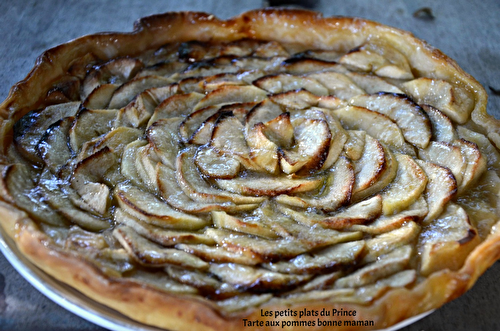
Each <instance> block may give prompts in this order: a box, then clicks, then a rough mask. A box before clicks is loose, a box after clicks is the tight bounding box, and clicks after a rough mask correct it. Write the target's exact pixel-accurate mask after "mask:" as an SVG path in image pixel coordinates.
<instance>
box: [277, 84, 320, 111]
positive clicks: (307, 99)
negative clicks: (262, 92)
mask: <svg viewBox="0 0 500 331" xmlns="http://www.w3.org/2000/svg"><path fill="white" fill-rule="evenodd" d="M269 99H270V100H271V101H272V102H274V103H276V104H278V105H280V106H281V107H284V108H285V109H289V108H292V109H306V108H309V107H314V106H317V105H318V102H319V99H320V98H319V97H318V96H316V95H314V94H312V93H311V92H309V91H307V90H303V89H302V90H298V91H297V90H295V91H287V92H282V93H278V94H273V95H270V96H269Z"/></svg>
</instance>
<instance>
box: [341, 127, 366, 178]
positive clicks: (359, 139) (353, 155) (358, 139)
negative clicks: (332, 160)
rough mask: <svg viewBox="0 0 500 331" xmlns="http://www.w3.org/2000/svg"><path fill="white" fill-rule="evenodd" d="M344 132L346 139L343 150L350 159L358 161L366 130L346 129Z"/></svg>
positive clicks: (362, 149)
mask: <svg viewBox="0 0 500 331" xmlns="http://www.w3.org/2000/svg"><path fill="white" fill-rule="evenodd" d="M346 132H347V140H346V142H345V144H344V152H345V154H346V156H347V157H348V158H349V159H350V160H352V161H358V160H359V159H361V157H363V151H364V149H365V140H366V132H365V131H358V130H347V131H346ZM360 169H362V168H360Z"/></svg>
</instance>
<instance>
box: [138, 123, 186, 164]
mask: <svg viewBox="0 0 500 331" xmlns="http://www.w3.org/2000/svg"><path fill="white" fill-rule="evenodd" d="M182 120H183V119H182V117H173V118H163V119H159V120H158V121H156V122H154V123H153V124H152V125H151V126H149V127H148V129H147V130H146V137H147V139H148V141H149V143H150V145H151V147H152V148H153V149H154V151H155V153H156V155H157V156H158V157H159V158H160V160H161V162H162V163H163V164H164V165H166V166H168V167H171V168H172V169H175V159H176V157H177V153H178V152H179V135H178V132H179V125H180V124H181V121H182Z"/></svg>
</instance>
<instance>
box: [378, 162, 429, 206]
mask: <svg viewBox="0 0 500 331" xmlns="http://www.w3.org/2000/svg"><path fill="white" fill-rule="evenodd" d="M396 159H397V161H398V172H397V175H396V178H394V181H393V182H392V183H391V184H390V185H389V186H388V188H387V190H385V191H384V192H383V193H382V199H383V201H382V205H383V207H382V209H383V213H384V215H391V214H393V213H397V212H399V211H401V210H404V209H405V208H406V207H408V206H409V205H411V204H412V203H413V202H415V201H416V200H417V199H418V197H420V195H421V194H422V193H423V191H424V190H425V187H426V185H427V176H426V175H425V173H424V171H423V170H422V168H420V167H419V166H418V164H417V163H416V162H415V161H414V160H413V159H412V158H411V157H410V156H408V155H402V154H396Z"/></svg>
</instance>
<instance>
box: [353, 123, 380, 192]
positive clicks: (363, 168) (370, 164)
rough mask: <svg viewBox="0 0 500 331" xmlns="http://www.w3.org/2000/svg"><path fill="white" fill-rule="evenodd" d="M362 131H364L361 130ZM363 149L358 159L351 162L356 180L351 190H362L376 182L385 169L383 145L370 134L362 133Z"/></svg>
mask: <svg viewBox="0 0 500 331" xmlns="http://www.w3.org/2000/svg"><path fill="white" fill-rule="evenodd" d="M362 132H364V131H362ZM364 136H365V137H364V150H363V154H362V156H361V158H360V159H358V160H357V161H356V162H354V163H353V166H354V173H355V176H356V180H355V181H354V187H353V192H354V193H358V192H362V191H364V190H366V189H368V188H370V187H371V186H372V185H374V184H375V183H377V182H378V180H379V179H380V177H381V176H382V175H383V174H384V172H385V171H386V156H385V150H384V147H383V146H382V145H381V144H380V143H379V142H378V141H377V140H375V139H373V138H372V137H371V136H370V135H367V134H365V135H364Z"/></svg>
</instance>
